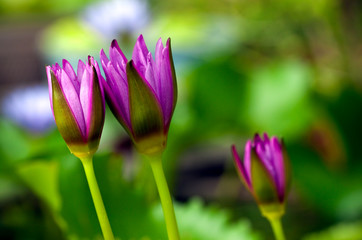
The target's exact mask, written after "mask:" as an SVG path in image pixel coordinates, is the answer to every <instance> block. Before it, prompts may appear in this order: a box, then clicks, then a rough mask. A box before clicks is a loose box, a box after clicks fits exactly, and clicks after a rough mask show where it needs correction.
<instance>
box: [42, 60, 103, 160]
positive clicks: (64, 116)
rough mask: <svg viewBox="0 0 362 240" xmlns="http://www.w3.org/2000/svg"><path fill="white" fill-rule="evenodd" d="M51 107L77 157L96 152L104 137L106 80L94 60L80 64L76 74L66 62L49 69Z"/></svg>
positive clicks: (47, 68) (62, 132)
mask: <svg viewBox="0 0 362 240" xmlns="http://www.w3.org/2000/svg"><path fill="white" fill-rule="evenodd" d="M46 72H47V77H48V84H49V97H50V106H51V108H52V110H53V114H54V119H55V122H56V125H57V127H58V130H59V132H60V134H61V135H62V137H63V138H64V140H65V142H66V143H67V145H68V148H69V150H70V151H71V152H72V153H73V154H74V155H76V156H77V157H83V156H91V155H93V154H94V153H95V151H97V149H98V145H99V140H100V137H101V134H102V129H103V124H104V115H105V101H104V94H103V88H102V85H101V83H100V81H101V79H102V78H103V77H102V76H101V74H100V71H99V66H98V63H97V62H96V61H95V60H94V59H93V57H88V61H87V62H86V64H85V63H83V62H82V61H81V60H79V62H78V70H77V74H76V73H75V71H74V70H73V67H72V66H71V65H70V64H69V62H68V61H67V60H65V59H64V60H63V68H61V67H60V66H59V64H58V63H56V64H55V65H53V66H47V67H46Z"/></svg>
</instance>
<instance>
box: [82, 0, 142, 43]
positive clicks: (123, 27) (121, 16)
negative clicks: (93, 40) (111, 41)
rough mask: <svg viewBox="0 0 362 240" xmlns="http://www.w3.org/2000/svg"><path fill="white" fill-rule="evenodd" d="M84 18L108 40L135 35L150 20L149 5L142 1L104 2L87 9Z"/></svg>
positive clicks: (121, 0) (113, 0)
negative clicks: (121, 35) (128, 34)
mask: <svg viewBox="0 0 362 240" xmlns="http://www.w3.org/2000/svg"><path fill="white" fill-rule="evenodd" d="M82 18H83V19H84V20H85V21H86V22H87V23H88V24H90V25H91V26H92V27H94V28H95V29H97V30H98V31H99V32H101V33H102V34H104V35H105V36H106V37H107V38H117V37H118V36H119V35H120V34H121V33H133V32H135V31H137V30H138V29H140V28H142V27H144V26H145V25H146V24H147V22H148V20H149V9H148V6H147V3H146V2H145V1H141V0H111V1H102V2H98V3H95V4H93V5H90V6H89V7H87V8H86V9H85V10H84V12H83V14H82Z"/></svg>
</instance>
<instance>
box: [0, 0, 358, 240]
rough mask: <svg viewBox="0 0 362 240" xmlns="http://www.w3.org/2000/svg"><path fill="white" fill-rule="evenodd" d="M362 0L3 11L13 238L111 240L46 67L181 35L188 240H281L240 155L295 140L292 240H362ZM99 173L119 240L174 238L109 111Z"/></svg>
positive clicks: (0, 171)
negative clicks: (235, 156) (263, 138)
mask: <svg viewBox="0 0 362 240" xmlns="http://www.w3.org/2000/svg"><path fill="white" fill-rule="evenodd" d="M361 13H362V2H361V1H359V0H304V1H293V0H274V1H270V0H253V1H247V0H223V1H217V0H208V1H206V0H174V1H161V0H149V1H142V0H108V1H95V0H52V1H43V0H0V84H1V85H0V86H1V87H0V100H1V105H0V110H1V115H0V239H101V232H100V228H99V225H98V221H97V217H96V215H95V211H94V207H93V203H92V200H91V196H90V193H89V189H88V186H87V183H86V179H85V176H84V172H83V169H82V166H81V163H80V161H79V160H78V159H76V158H75V157H74V156H72V155H71V154H70V153H69V150H68V149H67V147H66V145H65V143H64V141H63V139H62V138H61V136H60V134H59V133H58V131H57V129H56V127H55V125H54V120H53V116H52V113H51V110H50V106H49V100H48V98H49V94H48V88H47V80H46V74H45V65H51V64H54V63H56V62H61V60H62V59H63V58H65V59H67V60H69V61H70V62H71V63H72V64H73V66H74V67H76V63H77V61H78V59H82V60H83V61H85V60H86V58H87V56H88V55H92V56H94V57H95V58H96V59H99V51H100V49H102V48H103V49H104V50H105V52H106V53H107V54H108V49H109V46H110V43H111V41H112V39H117V40H118V41H119V45H120V46H121V48H122V50H123V51H124V53H125V55H126V56H127V57H128V58H130V57H131V54H132V50H133V46H134V43H135V41H136V39H137V37H138V36H139V34H143V36H144V38H145V41H146V43H147V46H148V48H149V49H150V51H152V52H154V48H155V45H156V42H157V40H158V38H159V37H162V39H163V42H164V43H165V42H166V39H167V38H168V37H171V39H172V50H173V56H174V62H175V67H176V74H177V77H178V87H179V97H178V103H177V106H176V110H175V113H174V116H173V120H172V122H171V127H170V131H169V138H168V145H167V149H166V152H165V154H164V166H165V169H166V175H167V179H168V181H169V185H170V189H171V191H172V194H173V196H174V198H175V200H176V201H175V205H176V215H177V218H178V220H179V227H180V232H181V235H182V239H183V240H220V239H225V240H238V239H248V240H249V239H256V240H272V239H274V237H273V234H272V231H271V228H270V226H269V224H268V222H267V221H266V220H265V219H264V218H262V217H261V215H260V213H259V210H258V207H257V205H256V204H255V202H254V200H253V199H252V197H251V195H250V194H249V193H248V192H247V191H246V189H245V188H244V187H243V186H242V184H241V181H240V180H239V179H238V175H237V172H236V170H235V168H234V163H233V160H232V158H231V153H230V146H231V144H236V145H237V146H238V149H239V150H240V151H242V149H243V146H244V144H245V142H246V140H247V139H248V138H251V137H253V135H254V134H255V133H256V132H259V133H263V132H268V133H269V134H271V135H277V136H279V137H283V138H284V140H285V142H286V146H287V151H288V153H289V156H290V160H291V163H292V168H293V184H292V189H291V192H290V195H289V199H288V204H287V211H286V214H285V216H284V218H283V224H284V227H285V234H286V236H287V239H293V240H294V239H302V240H316V239H318V240H325V239H326V240H327V239H328V240H342V239H343V240H360V239H362V147H361V146H362V140H361V136H362V126H361V123H362V41H361V39H362V38H361V37H362V14H361ZM94 160H95V172H96V176H97V178H98V182H99V185H100V189H101V192H102V195H103V198H104V202H105V206H106V209H107V211H108V215H109V218H110V222H111V225H112V227H113V231H114V233H115V235H116V236H117V237H118V238H119V239H123V240H124V239H127V240H128V239H133V240H140V239H142V240H147V239H152V240H154V239H166V238H167V237H166V231H165V226H164V223H163V216H162V211H161V207H160V205H159V200H158V195H157V192H156V188H155V185H154V183H153V177H152V174H151V170H150V168H149V167H148V164H147V162H146V161H144V160H143V159H142V157H141V156H140V155H138V154H137V152H136V151H135V150H134V149H133V147H132V144H131V142H130V139H129V138H128V136H127V135H126V133H125V132H124V131H123V129H122V128H121V126H120V124H119V123H118V122H117V121H116V120H115V119H114V117H113V116H112V114H111V112H110V111H109V110H107V113H106V123H105V127H104V133H103V136H102V139H101V144H100V148H99V151H98V152H97V154H96V156H95V159H94Z"/></svg>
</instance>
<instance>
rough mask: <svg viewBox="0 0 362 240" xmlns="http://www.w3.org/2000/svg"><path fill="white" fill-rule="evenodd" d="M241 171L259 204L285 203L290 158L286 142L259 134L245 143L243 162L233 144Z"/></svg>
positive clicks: (235, 158) (245, 182)
mask: <svg viewBox="0 0 362 240" xmlns="http://www.w3.org/2000/svg"><path fill="white" fill-rule="evenodd" d="M232 155H233V158H234V160H235V163H236V167H237V170H238V173H239V175H240V178H241V180H242V181H243V183H244V185H245V186H246V188H247V189H248V190H249V191H250V192H251V193H252V194H253V196H254V198H255V199H256V201H257V202H258V204H259V205H268V204H284V202H285V199H286V196H287V194H288V190H289V185H290V169H289V159H288V157H287V154H286V152H285V148H284V144H283V142H282V141H279V140H278V139H277V138H276V137H272V138H271V139H269V137H268V135H267V134H266V133H264V139H262V138H261V137H260V136H259V135H258V134H256V135H255V137H254V139H253V141H251V140H248V141H247V143H246V145H245V152H244V160H243V161H242V160H241V159H240V157H239V154H238V152H237V150H236V147H235V145H233V146H232Z"/></svg>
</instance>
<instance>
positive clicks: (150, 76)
mask: <svg viewBox="0 0 362 240" xmlns="http://www.w3.org/2000/svg"><path fill="white" fill-rule="evenodd" d="M154 66H155V62H154V60H153V58H152V54H151V53H148V55H147V63H146V68H145V75H144V76H145V79H146V80H147V82H148V83H149V84H150V85H151V87H152V89H153V91H155V93H156V95H157V99H158V101H160V99H159V86H158V85H159V83H160V81H159V79H157V78H155V71H154V70H155V68H154Z"/></svg>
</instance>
